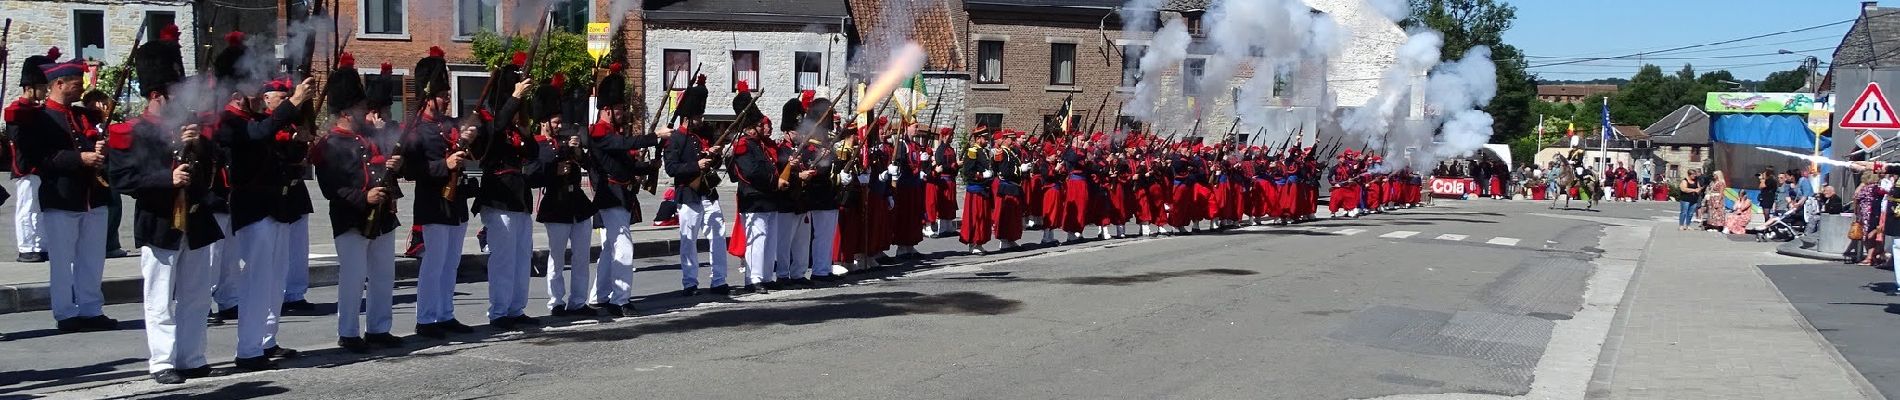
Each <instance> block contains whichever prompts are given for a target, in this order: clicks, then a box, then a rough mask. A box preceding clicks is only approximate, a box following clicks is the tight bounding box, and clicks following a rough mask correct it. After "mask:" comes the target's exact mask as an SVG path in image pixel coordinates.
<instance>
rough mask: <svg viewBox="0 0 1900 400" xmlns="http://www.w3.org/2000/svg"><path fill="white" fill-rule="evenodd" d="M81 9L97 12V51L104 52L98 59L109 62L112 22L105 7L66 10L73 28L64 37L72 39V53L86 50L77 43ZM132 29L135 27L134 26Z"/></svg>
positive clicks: (82, 53) (141, 15) (140, 15)
mask: <svg viewBox="0 0 1900 400" xmlns="http://www.w3.org/2000/svg"><path fill="white" fill-rule="evenodd" d="M81 11H92V12H97V13H99V52H100V53H105V54H100V55H99V57H100V59H99V60H98V61H100V62H109V61H110V60H108V59H110V58H112V56H110V55H109V54H112V27H111V25H110V24H111V23H112V21H111V20H110V18H111V17H112V13H110V12H106V9H104V8H94V7H73V8H72V9H71V10H69V11H67V12H66V17H67V18H71V19H72V20H71V21H70V22H69V25H70V27H72V28H73V29H72V30H71V32H70V33H71V35H68V36H67V38H66V39H67V40H71V41H72V51H73V55H75V56H80V55H85V51H86V48H85V47H83V46H80V45H79V29H78V28H79V12H81ZM173 15H174V17H173V18H177V17H176V15H177V14H173ZM139 17H140V18H144V17H145V14H139ZM134 29H136V27H135V28H134Z"/></svg>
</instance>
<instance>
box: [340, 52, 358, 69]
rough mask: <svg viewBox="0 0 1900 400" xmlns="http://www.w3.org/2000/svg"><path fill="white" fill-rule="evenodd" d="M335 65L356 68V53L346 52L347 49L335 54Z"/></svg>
mask: <svg viewBox="0 0 1900 400" xmlns="http://www.w3.org/2000/svg"><path fill="white" fill-rule="evenodd" d="M336 67H337V68H356V55H355V54H350V52H347V51H345V52H343V54H339V55H337V56H336Z"/></svg>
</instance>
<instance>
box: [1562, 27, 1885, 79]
mask: <svg viewBox="0 0 1900 400" xmlns="http://www.w3.org/2000/svg"><path fill="white" fill-rule="evenodd" d="M1858 20H1859V18H1853V19H1846V20H1841V21H1836V22H1830V23H1826V24H1821V25H1815V26H1810V27H1806V28H1800V29H1791V30H1785V31H1780V32H1773V33H1765V34H1760V35H1755V36H1749V37H1745V38H1740V39H1731V40H1724V41H1719V42H1711V43H1703V44H1694V45H1688V46H1677V47H1672V48H1668V49H1663V50H1657V51H1644V52H1637V53H1631V54H1625V55H1621V56H1615V57H1591V58H1585V59H1579V60H1572V61H1558V62H1552V63H1546V64H1541V65H1533V66H1529V67H1526V69H1529V68H1542V67H1549V66H1556V65H1570V64H1576V63H1581V62H1584V61H1592V60H1611V59H1625V58H1635V57H1644V56H1648V55H1652V54H1660V53H1667V52H1671V51H1678V50H1688V49H1695V48H1703V47H1710V46H1720V45H1724V44H1730V43H1737V42H1744V41H1749V40H1755V39H1760V38H1765V37H1773V36H1780V35H1786V34H1791V33H1798V32H1806V31H1811V30H1815V29H1821V28H1826V27H1831V26H1835V25H1840V24H1845V23H1850V22H1854V21H1858Z"/></svg>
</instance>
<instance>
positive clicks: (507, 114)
mask: <svg viewBox="0 0 1900 400" xmlns="http://www.w3.org/2000/svg"><path fill="white" fill-rule="evenodd" d="M527 61H528V54H527V53H525V52H516V53H515V55H514V63H513V64H510V65H504V66H502V67H501V69H500V70H498V71H495V78H494V79H493V80H491V81H489V82H490V83H489V84H490V85H491V86H490V87H489V88H488V90H487V93H488V94H489V98H488V99H485V100H484V102H485V103H486V104H485V106H484V108H483V110H481V111H478V112H477V114H478V115H479V117H480V118H481V120H482V123H481V126H480V129H478V130H477V131H476V133H475V139H474V140H473V141H472V142H471V143H470V146H469V151H470V152H471V154H474V155H475V159H476V160H479V161H480V163H481V168H482V178H481V185H480V187H479V190H477V191H476V194H475V211H476V212H477V213H479V214H481V217H482V227H483V228H484V229H486V230H487V232H488V293H489V295H488V321H489V325H490V326H493V327H495V328H496V329H501V330H510V329H513V328H514V327H515V326H516V325H540V323H541V321H540V320H537V319H535V318H534V317H529V316H528V315H527V313H526V310H527V308H528V282H529V281H530V279H531V278H530V271H529V268H530V266H531V265H532V263H533V261H534V260H532V257H533V255H534V220H533V217H532V216H530V215H528V213H529V212H530V211H533V210H534V204H533V202H532V200H530V199H531V196H530V194H529V192H528V176H527V173H526V171H525V170H524V169H525V168H526V166H527V165H529V164H533V163H535V162H536V159H535V157H538V156H540V154H541V153H540V145H539V144H537V143H535V142H534V136H530V135H528V134H526V133H524V132H522V130H523V129H525V128H523V127H521V126H519V125H518V124H517V121H516V120H515V117H516V116H517V115H518V114H519V113H520V109H521V106H522V105H521V99H524V98H526V96H527V94H528V92H527V88H528V87H529V85H530V84H531V83H530V82H529V81H528V80H527V79H523V78H524V77H523V76H522V70H521V68H522V66H524V65H527ZM509 85H512V86H514V88H515V90H514V91H513V92H512V93H508V91H507V88H508V86H509ZM504 96H511V97H504ZM487 110H500V113H499V114H495V115H490V114H488V113H487Z"/></svg>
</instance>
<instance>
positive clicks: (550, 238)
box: [526, 74, 595, 317]
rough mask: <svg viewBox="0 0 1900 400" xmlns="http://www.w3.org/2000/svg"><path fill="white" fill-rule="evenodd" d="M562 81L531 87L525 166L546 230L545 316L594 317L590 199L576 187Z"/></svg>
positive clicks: (576, 159)
mask: <svg viewBox="0 0 1900 400" xmlns="http://www.w3.org/2000/svg"><path fill="white" fill-rule="evenodd" d="M564 86H566V77H564V76H562V75H561V74H555V75H554V78H553V79H552V80H551V81H550V82H548V84H547V85H545V86H541V87H540V88H538V89H535V92H534V108H533V118H534V120H535V121H539V122H540V123H541V127H540V130H539V132H538V134H537V135H536V136H535V140H534V142H535V143H536V144H538V145H539V146H537V150H536V151H537V152H539V153H540V154H539V155H538V156H536V157H535V160H536V161H535V162H534V163H531V164H528V168H527V170H526V171H527V175H528V181H529V184H530V186H533V187H537V188H541V203H540V204H541V205H540V207H536V208H535V215H534V220H535V222H540V223H541V226H542V227H543V228H545V229H544V230H546V231H547V245H548V264H547V266H548V270H547V282H548V314H549V315H553V316H556V317H569V316H574V317H584V316H593V315H594V314H595V311H594V310H593V309H591V308H588V307H587V295H588V291H589V290H591V288H593V282H594V279H593V277H594V275H593V274H592V273H590V271H589V269H588V258H589V257H588V256H589V254H588V253H589V252H590V251H589V249H590V248H591V247H593V246H592V243H593V229H592V228H593V226H594V224H593V221H594V213H595V209H594V201H593V199H590V198H588V197H587V191H585V190H582V189H581V180H582V178H584V176H583V175H585V174H584V173H583V172H581V163H583V162H586V161H587V160H586V158H585V156H584V155H583V154H584V153H583V152H582V147H581V142H580V135H578V134H577V133H578V132H574V131H566V130H563V129H562V126H561V125H562V123H563V122H565V119H564V118H562V116H561V96H562V93H563V90H564V88H563V87H564Z"/></svg>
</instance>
